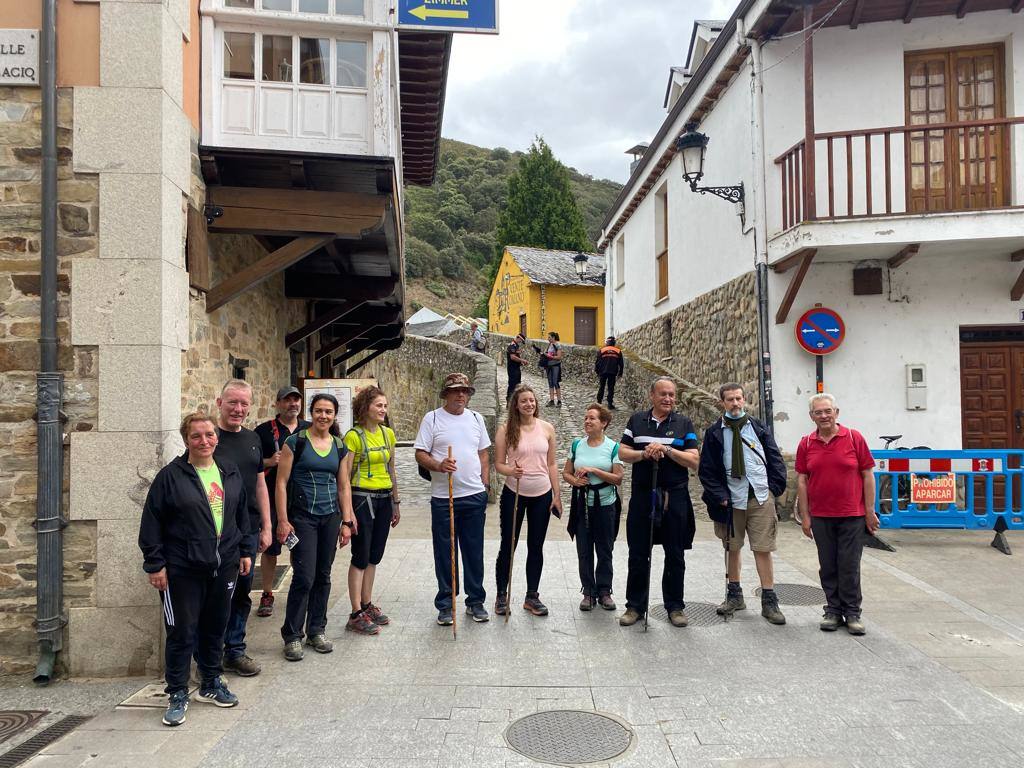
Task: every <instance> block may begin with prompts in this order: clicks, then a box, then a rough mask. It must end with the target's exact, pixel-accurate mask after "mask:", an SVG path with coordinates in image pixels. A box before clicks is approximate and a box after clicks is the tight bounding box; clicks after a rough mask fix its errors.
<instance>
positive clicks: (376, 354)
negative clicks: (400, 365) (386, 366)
mask: <svg viewBox="0 0 1024 768" xmlns="http://www.w3.org/2000/svg"><path fill="white" fill-rule="evenodd" d="M387 351H388V350H387V347H384V348H383V349H375V350H373V352H371V353H370V354H368V355H367V356H366V357H364V358H363V359H362V360H360V361H359V362H358V363H356V364H355V365H353V366H352V367H351V368H349V369H348V373H349V374H351V373H353V372H355V371H358V370H359V369H360V368H362V367H363V366H364V365H366V364H367V363H368V362H370V361H371V360H373V359H374V358H375V357H380V356H381V355H383V354H384V353H385V352H387Z"/></svg>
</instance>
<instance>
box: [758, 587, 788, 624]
mask: <svg viewBox="0 0 1024 768" xmlns="http://www.w3.org/2000/svg"><path fill="white" fill-rule="evenodd" d="M761 615H762V616H764V617H765V618H766V619H767V620H768V623H769V624H775V625H777V626H782V625H783V624H785V623H786V617H785V615H783V613H782V610H781V609H780V608H779V598H778V596H777V595H776V594H775V590H768V591H762V592H761Z"/></svg>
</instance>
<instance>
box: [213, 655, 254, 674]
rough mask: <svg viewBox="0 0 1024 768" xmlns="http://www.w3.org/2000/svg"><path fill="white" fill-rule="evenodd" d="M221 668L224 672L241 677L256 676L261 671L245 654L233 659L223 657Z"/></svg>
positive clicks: (252, 659) (250, 657)
mask: <svg viewBox="0 0 1024 768" xmlns="http://www.w3.org/2000/svg"><path fill="white" fill-rule="evenodd" d="M222 666H223V667H224V669H225V670H227V671H229V672H234V673H235V674H236V675H241V676H242V677H252V676H253V675H258V674H259V673H260V670H261V669H262V667H260V665H259V664H258V663H256V660H255V659H254V658H252V656H247V655H245V654H242V655H241V656H238V657H236V658H233V659H229V658H228V657H227V656H225V657H224V661H223V664H222Z"/></svg>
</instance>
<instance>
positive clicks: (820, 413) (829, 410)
mask: <svg viewBox="0 0 1024 768" xmlns="http://www.w3.org/2000/svg"><path fill="white" fill-rule="evenodd" d="M833 413H835V410H834V409H832V408H825V409H824V410H821V411H811V416H831V415H832V414H833Z"/></svg>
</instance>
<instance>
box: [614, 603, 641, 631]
mask: <svg viewBox="0 0 1024 768" xmlns="http://www.w3.org/2000/svg"><path fill="white" fill-rule="evenodd" d="M639 620H640V613H639V612H638V611H637V610H636V609H635V608H627V609H626V612H625V613H624V614H622V615H621V616H619V626H620V627H632V626H633V625H634V624H636V623H637V622H638V621H639Z"/></svg>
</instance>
